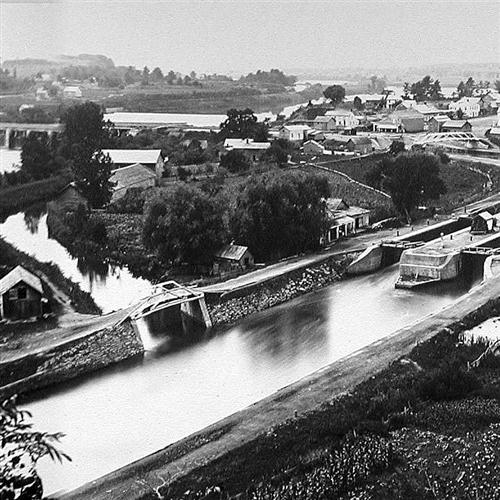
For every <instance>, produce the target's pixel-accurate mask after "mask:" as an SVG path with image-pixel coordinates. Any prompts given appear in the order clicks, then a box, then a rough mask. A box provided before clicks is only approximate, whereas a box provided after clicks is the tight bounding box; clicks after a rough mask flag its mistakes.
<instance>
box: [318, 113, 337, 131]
mask: <svg viewBox="0 0 500 500" xmlns="http://www.w3.org/2000/svg"><path fill="white" fill-rule="evenodd" d="M313 127H314V128H315V129H316V130H335V128H336V127H337V124H336V122H335V118H334V117H333V116H317V117H316V118H315V119H314V121H313Z"/></svg>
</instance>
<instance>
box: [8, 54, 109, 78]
mask: <svg viewBox="0 0 500 500" xmlns="http://www.w3.org/2000/svg"><path fill="white" fill-rule="evenodd" d="M67 66H92V67H99V68H102V69H113V68H114V67H115V63H114V62H113V60H112V59H110V58H109V57H106V56H103V55H96V54H80V55H78V56H68V55H60V56H57V57H54V58H53V59H32V58H27V59H11V60H8V61H4V62H3V63H2V68H3V69H8V70H9V71H10V72H11V73H12V72H13V71H14V70H15V71H16V73H17V76H18V77H21V78H22V77H30V76H33V75H36V74H37V73H57V72H58V70H60V69H61V68H64V67H67Z"/></svg>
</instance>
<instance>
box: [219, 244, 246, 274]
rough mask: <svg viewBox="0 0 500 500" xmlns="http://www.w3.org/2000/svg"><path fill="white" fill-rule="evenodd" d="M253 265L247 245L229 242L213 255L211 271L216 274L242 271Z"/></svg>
mask: <svg viewBox="0 0 500 500" xmlns="http://www.w3.org/2000/svg"><path fill="white" fill-rule="evenodd" d="M253 265H254V258H253V255H252V254H251V253H250V250H248V247H246V246H243V245H234V244H233V243H230V244H229V245H226V246H225V247H224V248H221V249H220V250H219V251H218V252H217V253H216V254H215V255H214V264H213V273H214V274H217V275H218V274H225V273H229V272H234V271H244V270H245V269H248V268H250V267H253Z"/></svg>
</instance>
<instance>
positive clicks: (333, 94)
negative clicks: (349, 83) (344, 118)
mask: <svg viewBox="0 0 500 500" xmlns="http://www.w3.org/2000/svg"><path fill="white" fill-rule="evenodd" d="M323 95H324V96H325V97H326V98H327V99H330V101H331V102H332V104H333V105H334V106H336V105H337V104H339V103H341V102H342V101H343V100H344V97H345V88H344V87H342V86H341V85H331V86H330V87H327V88H326V89H325V90H324V92H323Z"/></svg>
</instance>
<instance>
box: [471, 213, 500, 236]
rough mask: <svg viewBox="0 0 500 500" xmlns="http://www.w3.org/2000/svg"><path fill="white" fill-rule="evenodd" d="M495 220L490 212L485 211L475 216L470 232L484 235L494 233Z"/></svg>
mask: <svg viewBox="0 0 500 500" xmlns="http://www.w3.org/2000/svg"><path fill="white" fill-rule="evenodd" d="M494 225H495V218H494V217H493V215H491V214H490V213H489V212H487V211H484V212H481V213H479V214H477V215H475V216H474V218H473V219H472V224H471V228H470V232H471V233H472V234H484V233H489V232H491V231H493V226H494Z"/></svg>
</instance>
